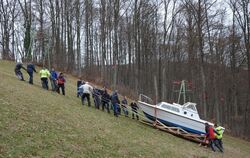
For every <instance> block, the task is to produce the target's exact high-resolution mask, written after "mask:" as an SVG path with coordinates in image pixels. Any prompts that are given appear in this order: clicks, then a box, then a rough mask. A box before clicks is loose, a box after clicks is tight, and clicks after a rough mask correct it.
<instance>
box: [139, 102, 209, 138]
mask: <svg viewBox="0 0 250 158" xmlns="http://www.w3.org/2000/svg"><path fill="white" fill-rule="evenodd" d="M139 106H140V108H141V109H142V111H143V113H144V115H145V116H146V117H147V118H148V119H149V120H150V121H155V119H156V118H157V120H158V121H160V122H161V123H163V124H165V125H166V126H171V127H180V128H182V129H184V130H185V131H187V132H191V133H194V134H205V121H204V120H200V121H199V120H193V119H190V118H187V117H183V116H181V115H178V114H176V113H172V112H169V111H166V110H163V109H159V108H157V107H155V106H154V105H150V104H145V103H142V102H139Z"/></svg>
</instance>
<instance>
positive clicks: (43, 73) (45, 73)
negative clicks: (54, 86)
mask: <svg viewBox="0 0 250 158" xmlns="http://www.w3.org/2000/svg"><path fill="white" fill-rule="evenodd" d="M39 74H40V78H41V82H42V87H43V88H44V89H47V90H49V86H48V78H49V77H50V72H49V70H48V69H46V68H44V67H43V69H42V70H40V71H39Z"/></svg>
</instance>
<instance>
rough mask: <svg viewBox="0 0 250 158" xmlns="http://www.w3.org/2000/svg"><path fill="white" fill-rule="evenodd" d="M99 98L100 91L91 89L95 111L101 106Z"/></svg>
mask: <svg viewBox="0 0 250 158" xmlns="http://www.w3.org/2000/svg"><path fill="white" fill-rule="evenodd" d="M100 96H101V90H100V89H98V88H93V93H92V97H93V98H94V103H95V108H97V109H99V108H100V104H101V100H100Z"/></svg>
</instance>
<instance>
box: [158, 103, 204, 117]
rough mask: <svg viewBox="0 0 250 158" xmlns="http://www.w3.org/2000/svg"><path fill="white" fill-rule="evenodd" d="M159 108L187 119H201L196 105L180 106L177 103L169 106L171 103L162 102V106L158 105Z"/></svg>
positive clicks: (186, 104)
mask: <svg viewBox="0 0 250 158" xmlns="http://www.w3.org/2000/svg"><path fill="white" fill-rule="evenodd" d="M158 106H160V107H161V108H163V109H165V110H168V111H172V112H174V113H178V114H179V115H182V116H186V117H189V118H193V119H200V116H199V114H198V111H197V109H196V103H191V102H187V103H185V104H183V105H180V104H176V103H173V104H169V103H165V102H161V103H160V104H158Z"/></svg>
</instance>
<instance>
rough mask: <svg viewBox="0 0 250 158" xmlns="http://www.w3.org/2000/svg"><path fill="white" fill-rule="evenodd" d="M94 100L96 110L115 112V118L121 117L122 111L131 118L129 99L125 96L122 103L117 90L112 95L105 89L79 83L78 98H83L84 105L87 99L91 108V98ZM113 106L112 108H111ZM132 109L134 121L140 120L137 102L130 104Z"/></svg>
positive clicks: (86, 83)
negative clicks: (135, 119)
mask: <svg viewBox="0 0 250 158" xmlns="http://www.w3.org/2000/svg"><path fill="white" fill-rule="evenodd" d="M91 95H92V98H93V100H94V104H95V108H96V109H100V108H101V109H102V111H105V109H106V110H107V112H108V113H110V110H113V112H114V116H116V117H118V116H119V115H121V113H122V111H123V113H124V115H125V116H126V117H128V116H129V110H128V100H127V97H126V96H124V97H123V99H122V101H121V102H120V99H119V96H118V93H117V90H116V91H113V92H112V94H111V95H110V94H109V93H108V91H107V89H106V88H105V87H103V88H102V89H99V88H96V87H92V86H91V85H90V84H89V83H88V82H84V81H81V80H79V81H77V97H80V96H81V101H82V105H84V102H85V100H86V99H87V102H88V106H89V107H90V106H91V102H90V96H91ZM110 105H111V106H110ZM130 106H131V109H132V119H134V118H135V117H136V118H137V120H139V115H138V106H137V104H136V102H135V101H133V102H131V104H130Z"/></svg>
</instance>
